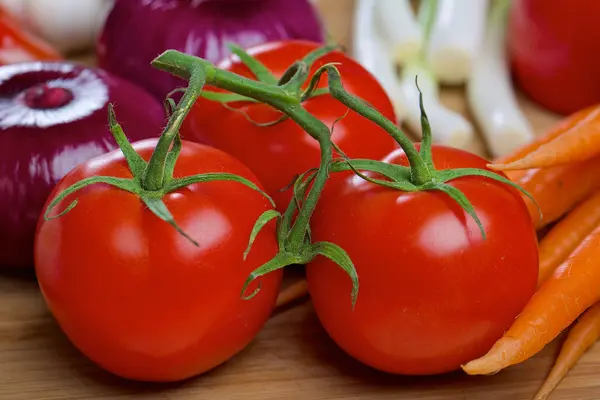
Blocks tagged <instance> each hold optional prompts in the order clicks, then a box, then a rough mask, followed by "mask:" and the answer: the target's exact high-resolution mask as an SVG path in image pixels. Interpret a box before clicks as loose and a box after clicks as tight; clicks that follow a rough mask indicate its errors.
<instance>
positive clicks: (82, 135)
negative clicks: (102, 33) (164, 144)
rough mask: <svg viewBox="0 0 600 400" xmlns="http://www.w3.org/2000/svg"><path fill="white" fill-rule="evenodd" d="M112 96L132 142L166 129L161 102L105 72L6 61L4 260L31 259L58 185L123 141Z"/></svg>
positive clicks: (0, 88) (1, 111)
mask: <svg viewBox="0 0 600 400" xmlns="http://www.w3.org/2000/svg"><path fill="white" fill-rule="evenodd" d="M109 102H110V103H112V104H113V105H114V107H115V112H116V115H117V119H118V121H119V122H120V123H121V125H122V126H123V128H124V130H125V133H126V134H127V136H128V137H129V139H130V140H132V141H135V140H140V139H144V138H149V137H157V136H158V135H159V134H160V132H161V130H162V127H163V126H164V123H165V112H164V108H163V106H162V104H161V103H160V102H159V101H157V100H156V99H155V98H154V97H152V96H151V95H150V94H149V93H147V92H146V91H144V90H143V89H142V88H140V87H138V86H137V85H135V84H133V83H130V82H127V81H125V80H123V79H121V78H118V77H115V76H112V75H111V74H109V73H107V72H106V71H103V70H101V69H95V68H87V67H84V66H80V65H76V64H71V63H43V62H31V63H21V64H13V65H7V66H2V67H0V266H9V267H30V266H32V265H33V238H34V233H35V228H36V224H37V221H38V218H39V216H40V213H41V212H42V207H43V205H44V202H45V201H46V198H47V197H48V195H49V194H50V191H51V190H52V188H53V187H54V185H55V184H56V183H57V182H58V181H59V180H60V179H61V178H62V177H63V176H64V175H65V174H66V173H67V172H68V171H69V170H71V169H72V168H73V167H75V166H76V165H77V164H79V163H81V162H83V161H85V160H88V159H90V158H92V157H95V156H98V155H100V154H103V153H106V152H108V151H111V150H113V149H115V148H116V147H117V146H116V144H115V142H114V140H113V138H112V135H111V133H110V132H109V130H108V112H107V105H108V104H109ZM59 245H60V244H58V243H57V246H59Z"/></svg>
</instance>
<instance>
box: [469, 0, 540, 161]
mask: <svg viewBox="0 0 600 400" xmlns="http://www.w3.org/2000/svg"><path fill="white" fill-rule="evenodd" d="M482 3H483V2H482ZM509 7H510V0H497V1H495V2H492V7H491V11H490V16H489V18H488V19H487V22H488V23H487V28H486V32H485V35H484V41H483V45H482V46H481V48H480V49H479V51H478V52H476V53H475V54H469V63H470V64H471V72H470V78H469V80H468V83H467V90H466V95H467V100H468V102H469V106H470V108H471V111H472V113H473V116H474V117H475V120H476V121H477V123H478V125H479V129H480V131H481V133H482V135H483V138H484V139H485V142H486V144H487V148H488V151H489V152H490V153H491V155H492V156H493V157H501V156H504V155H506V154H509V153H512V152H513V151H514V150H516V149H517V148H519V147H521V146H523V145H525V144H527V143H529V142H530V141H532V140H533V138H534V135H533V128H532V127H531V124H530V123H529V121H528V120H527V118H526V117H525V115H523V112H522V111H521V109H520V107H519V104H518V103H517V99H516V96H515V91H514V88H513V84H512V81H511V77H510V72H509V66H508V62H507V60H506V50H505V47H506V46H505V43H506V35H505V32H506V20H507V14H508V9H509ZM465 54H466V53H465Z"/></svg>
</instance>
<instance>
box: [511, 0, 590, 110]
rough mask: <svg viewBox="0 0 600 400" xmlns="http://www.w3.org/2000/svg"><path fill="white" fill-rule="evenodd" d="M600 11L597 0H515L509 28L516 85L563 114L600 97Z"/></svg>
mask: <svg viewBox="0 0 600 400" xmlns="http://www.w3.org/2000/svg"><path fill="white" fill-rule="evenodd" d="M599 15H600V2H599V1H596V0H573V1H571V2H569V3H568V4H567V3H565V1H563V0H519V1H515V2H513V4H512V6H511V11H510V19H509V28H508V30H507V33H508V44H509V54H510V59H511V64H512V69H513V71H514V75H515V78H516V82H517V85H518V86H519V87H520V88H521V89H522V90H523V91H524V92H525V93H527V94H528V95H529V96H530V97H531V98H532V99H533V100H535V101H536V102H538V103H539V104H541V105H542V106H544V107H546V108H548V109H550V110H551V111H554V112H557V113H560V114H571V113H573V112H575V111H577V110H580V109H582V108H585V107H588V106H591V105H593V104H596V103H598V102H600V75H599V74H598V70H600V57H598V56H597V53H598V43H600V30H599V29H598V18H599V17H598V16H599Z"/></svg>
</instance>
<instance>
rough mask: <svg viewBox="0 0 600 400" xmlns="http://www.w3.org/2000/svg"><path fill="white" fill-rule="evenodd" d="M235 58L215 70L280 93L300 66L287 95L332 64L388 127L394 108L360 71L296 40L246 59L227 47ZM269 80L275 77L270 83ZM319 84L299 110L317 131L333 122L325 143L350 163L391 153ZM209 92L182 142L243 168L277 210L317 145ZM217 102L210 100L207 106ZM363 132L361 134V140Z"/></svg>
mask: <svg viewBox="0 0 600 400" xmlns="http://www.w3.org/2000/svg"><path fill="white" fill-rule="evenodd" d="M232 51H233V52H234V53H235V54H237V56H235V57H232V58H229V59H227V60H225V61H223V62H222V63H221V64H219V65H218V67H219V68H221V69H223V70H225V71H228V72H233V73H235V74H238V75H240V76H243V77H247V78H251V79H256V80H258V81H261V82H266V83H271V84H278V83H279V84H280V85H281V86H284V85H285V83H286V79H287V78H289V77H290V75H287V76H286V72H288V71H290V68H289V67H290V65H293V63H295V62H297V61H299V60H301V59H305V60H306V61H307V63H308V64H309V67H310V70H309V73H308V74H307V76H306V78H305V80H304V81H303V82H300V84H301V85H298V86H297V87H293V88H292V87H290V86H287V87H286V89H287V90H288V91H289V92H290V93H292V94H293V95H294V96H298V97H300V96H303V93H304V92H302V90H305V89H306V88H307V86H308V84H309V79H310V77H312V76H313V75H314V73H315V72H316V71H317V70H318V69H319V68H320V67H321V66H323V65H325V64H327V63H336V65H337V64H339V65H337V68H338V69H339V70H340V73H341V75H342V82H343V83H344V86H345V88H346V90H348V91H349V92H350V93H352V94H354V95H356V96H359V97H361V98H362V99H364V100H365V101H368V102H369V103H370V104H372V105H373V107H375V108H377V109H378V110H379V111H380V112H381V113H382V114H384V115H385V116H386V117H387V118H388V119H390V120H392V121H395V118H396V116H395V114H394V108H393V105H392V103H391V100H390V99H389V97H388V95H387V94H386V92H385V89H384V88H383V87H382V86H381V85H380V84H379V82H378V81H377V79H376V78H375V77H373V76H372V75H371V74H370V73H369V72H368V71H367V70H366V69H365V68H364V67H362V66H361V65H360V64H359V63H358V62H356V61H355V60H354V59H352V58H350V57H349V56H348V55H346V54H344V53H342V52H340V51H338V50H334V47H326V48H325V49H323V48H321V47H320V45H319V44H317V43H313V42H307V41H302V40H286V41H278V42H272V43H267V44H263V45H259V46H256V47H253V48H250V49H248V50H247V53H246V52H245V51H244V50H242V49H240V48H237V47H235V46H232ZM276 77H277V78H276ZM325 81H326V79H323V82H320V83H319V85H318V88H317V89H318V91H316V92H312V93H311V94H310V95H309V96H307V95H305V96H304V97H303V101H302V102H301V103H302V106H303V107H304V108H305V109H306V110H307V111H308V112H310V113H311V114H313V115H314V116H316V117H317V118H318V119H319V120H321V121H322V122H323V123H325V125H327V126H331V125H332V124H333V123H334V122H335V121H336V120H338V119H339V118H340V117H342V116H344V118H343V119H341V120H339V121H338V122H337V123H336V127H335V132H334V133H333V136H332V140H333V142H335V143H336V144H337V145H338V146H339V147H340V148H342V149H343V150H344V152H346V154H348V155H349V156H350V157H359V158H374V159H378V158H381V157H383V156H384V155H385V154H387V153H389V152H390V151H391V150H393V149H395V148H397V145H396V143H395V142H394V140H393V139H392V138H391V137H390V136H389V135H388V134H387V133H386V132H385V131H384V130H383V129H381V128H379V127H378V126H376V125H373V123H372V122H371V121H368V120H366V119H364V118H362V117H361V116H360V115H358V114H356V113H355V112H353V111H351V112H348V108H347V107H345V106H344V105H343V104H341V103H340V102H339V101H337V100H336V99H334V98H333V97H331V95H330V94H328V93H327V83H326V82H325ZM211 92H213V93H214V92H216V93H220V94H223V93H226V92H225V91H224V90H222V89H216V88H212V87H211V88H210V92H208V91H207V92H205V93H204V94H203V96H204V97H206V98H201V99H199V101H198V104H197V105H196V106H195V107H194V108H193V109H192V111H191V113H190V115H189V117H188V118H187V119H186V121H185V122H184V124H183V128H182V135H183V137H184V138H186V139H187V140H193V141H197V142H200V143H206V144H209V145H211V146H214V147H217V148H219V149H222V150H224V151H226V152H227V153H229V154H231V155H233V156H235V157H236V158H238V159H240V160H241V161H242V162H243V163H244V164H245V165H247V166H248V167H249V168H250V169H251V170H252V171H253V172H254V173H255V174H256V175H257V176H258V178H259V179H260V181H261V182H262V183H263V184H264V185H265V188H266V191H267V193H268V194H269V195H270V196H271V197H272V198H273V199H274V200H275V203H276V204H277V208H278V209H279V210H280V211H284V210H285V208H286V207H287V205H288V203H289V201H290V199H291V198H292V192H291V190H284V189H286V187H288V186H289V185H290V183H291V182H292V181H293V179H294V178H295V177H296V176H297V175H299V174H301V173H303V172H304V171H306V170H308V169H310V168H313V167H317V166H318V165H319V160H320V158H319V154H320V152H319V145H318V142H317V141H315V140H314V139H313V138H311V137H310V136H309V135H308V134H307V133H306V132H305V131H304V129H303V127H301V126H300V125H298V124H297V123H296V122H294V121H292V120H290V119H289V118H284V119H282V117H284V116H285V115H286V114H285V113H282V112H281V111H279V110H276V109H274V108H273V107H271V106H269V105H266V104H264V103H256V102H252V101H247V100H248V99H246V101H233V100H235V99H236V97H233V98H232V97H228V96H225V97H214V96H210V94H211ZM215 100H217V101H215ZM366 132H369V134H366Z"/></svg>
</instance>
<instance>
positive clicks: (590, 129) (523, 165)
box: [489, 105, 600, 171]
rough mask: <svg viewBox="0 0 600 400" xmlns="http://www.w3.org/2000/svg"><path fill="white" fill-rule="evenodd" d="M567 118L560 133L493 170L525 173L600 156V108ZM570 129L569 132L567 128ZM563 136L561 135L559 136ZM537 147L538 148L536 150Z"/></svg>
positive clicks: (492, 167)
mask: <svg viewBox="0 0 600 400" xmlns="http://www.w3.org/2000/svg"><path fill="white" fill-rule="evenodd" d="M583 111H584V112H581V111H580V112H577V113H576V114H575V115H574V116H571V117H569V118H567V120H568V122H567V123H566V124H560V125H561V127H560V129H553V130H552V131H551V133H549V134H548V135H547V136H552V135H556V136H554V137H553V138H552V139H550V140H547V139H548V137H545V138H544V139H543V140H541V141H540V142H542V143H540V142H537V143H536V145H534V146H531V147H532V150H531V151H529V152H527V153H525V154H522V153H523V150H520V151H518V153H521V154H522V155H521V157H517V158H515V157H514V156H512V157H511V159H510V161H502V162H500V163H498V162H496V163H493V164H490V165H489V167H490V168H491V169H494V170H498V171H500V170H502V171H505V170H522V169H531V168H548V167H553V166H556V165H564V164H569V163H574V162H581V161H585V160H588V159H590V158H592V157H594V156H596V155H598V154H600V105H596V106H594V107H591V108H586V109H585V110H583ZM565 127H566V128H567V129H566V130H565V129H564V128H565ZM557 132H560V133H557ZM536 146H537V148H535V147H536Z"/></svg>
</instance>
